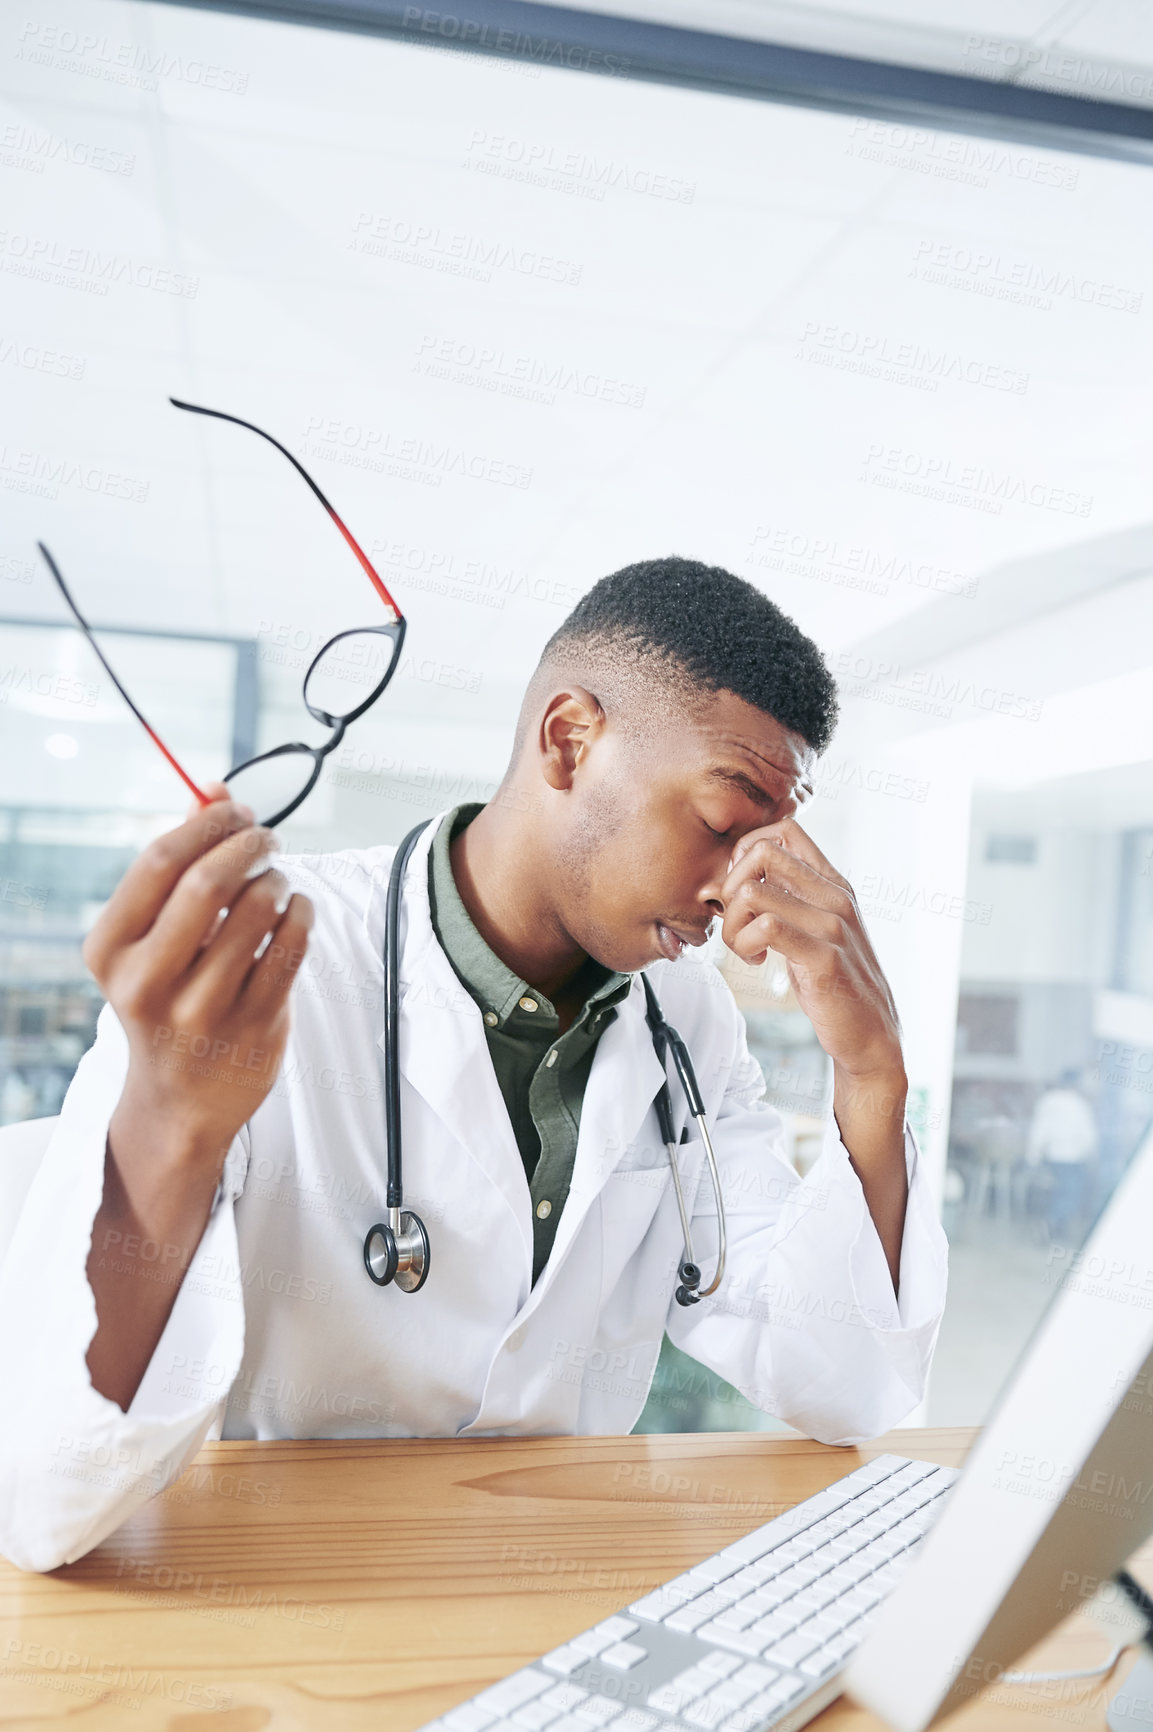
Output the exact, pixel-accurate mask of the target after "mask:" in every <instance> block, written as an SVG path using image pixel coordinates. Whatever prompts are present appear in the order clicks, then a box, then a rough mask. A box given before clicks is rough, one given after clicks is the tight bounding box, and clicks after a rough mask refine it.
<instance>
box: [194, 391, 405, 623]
mask: <svg viewBox="0 0 1153 1732" xmlns="http://www.w3.org/2000/svg"><path fill="white" fill-rule="evenodd" d="M168 401H169V402H170V403H171V404H172V406H173V408H174V409H187V410H189V411H190V413H191V414H193V415H211V416H212V417H213V418H214V419H215V420H217V421H231V422H232V423H233V425H234V426H236V427H247V429H248V431H249V432H250V433H258V434H259V435H260V437H261V438H262V439H267V440H268V443H269V444H270V445H275V446H276V449H277V450H278V451H279V452H280V454H281V456H282V457H287V458H288V461H289V462H290V463H291V464H292V467H293V468H294V469H295V470H296V473H297V474H298V475H299V476H301V477H302V479H303V480H304V481H306V482H307V483H308V485H309V487H311V489H312V491H313V492H314V493H315V495H316V497H317V498H318V499H319V500H320V503H321V504H322V505H323V506H324V509H325V510H326V511H327V512H328V515H329V516H330V517H331V519H332V521H333V522H334V523H335V525H336V527H337V528H338V529H339V531H340V533H341V535H343V537H344V539H345V541H347V543H348V545H349V547H351V549H352V551H353V553H354V554H355V555H356V557H357V559H358V560H359V561H360V564H361V566H362V567H363V570H364V573H365V576H366V577H367V578H368V580H369V582H370V583H371V584H372V586H373V588H374V589H375V590H376V592H377V594H378V595H379V596H380V598H381V600H382V601H383V602H384V604H385V606H386V607H389V608H391V609H392V611H393V613H394V614H395V615H396V617H397V620H398V621H400V620H402V619H403V618H404V615H403V614H402V613H401V611H400V608H399V607H398V606H397V604H396V602H395V601H394V600H393V598H392V596H391V595H390V594H389V592H388V590H387V588H386V587H385V585H384V583H383V581H382V580H381V577H380V575H379V573H378V572H377V570H376V568H375V566H374V565H373V564H372V561H371V560H370V559H369V557H368V555H367V554H366V553H365V551H364V549H363V548H362V547H361V545H360V543H359V542H358V541H357V539H356V537H355V536H354V535H353V533H352V531H351V530H350V529H349V528H348V526H347V525H346V524H345V522H344V520H343V519H342V518H341V517H340V515H339V513H338V512H337V511H336V509H335V507H334V506H333V505H332V504H331V503H330V501H329V500H328V499H326V498H325V496H324V494H323V493H322V492H321V491H320V488H319V487H318V486H317V485H316V482H315V481H314V480H313V479H312V476H311V475H310V474H309V473H308V470H307V469H306V468H305V467H304V464H303V463H301V462H300V461H299V460H298V459H297V458H295V457H294V456H293V455H292V452H291V451H289V449H288V448H287V446H285V445H282V444H281V443H280V440H279V439H274V438H273V437H272V434H271V433H266V432H265V431H264V429H263V427H257V426H256V424H255V423H254V422H252V421H242V420H241V418H240V416H239V415H226V414H225V413H224V411H223V409H204V408H202V407H201V406H200V404H199V403H185V402H182V401H181V399H180V398H179V397H169V399H168Z"/></svg>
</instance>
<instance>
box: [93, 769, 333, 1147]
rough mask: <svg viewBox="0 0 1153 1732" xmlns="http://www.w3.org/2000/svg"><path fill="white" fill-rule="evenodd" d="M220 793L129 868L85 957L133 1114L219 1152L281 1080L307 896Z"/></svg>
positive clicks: (175, 1138)
mask: <svg viewBox="0 0 1153 1732" xmlns="http://www.w3.org/2000/svg"><path fill="white" fill-rule="evenodd" d="M216 790H219V791H220V793H221V795H222V796H223V797H221V798H216V799H213V801H212V803H211V804H210V805H208V806H204V807H197V808H195V810H194V813H193V815H192V816H190V817H189V818H188V819H187V820H186V821H185V822H184V823H183V824H181V825H180V827H179V828H178V829H175V830H169V831H168V832H167V834H166V835H163V836H159V837H158V838H157V839H156V841H154V842H151V843H149V845H148V847H147V848H145V849H144V851H143V853H142V854H141V855H140V857H139V858H138V859H137V860H136V861H134V863H133V864H132V865H131V866H130V867H129V869H128V871H127V872H126V873H125V875H124V877H123V878H122V879H121V881H120V883H119V885H118V886H117V888H116V890H115V891H114V892H113V895H112V897H111V900H110V901H109V902H108V903H107V905H106V906H105V908H104V909H103V911H102V912H101V914H100V917H99V919H98V920H97V921H96V924H95V925H94V926H93V927H92V930H91V931H90V932H89V934H88V936H87V938H86V939H85V942H84V951H83V954H84V961H85V963H86V964H87V966H88V968H89V969H90V970H91V972H92V974H93V975H94V976H95V978H96V981H97V983H98V985H99V986H100V988H101V991H102V992H103V993H104V996H105V997H106V998H107V1000H108V1002H109V1003H110V1004H111V1006H112V1008H113V1010H115V1012H116V1015H117V1017H118V1019H119V1021H120V1023H121V1026H122V1027H123V1029H124V1032H125V1034H126V1035H127V1037H128V1047H129V1053H130V1058H129V1068H128V1078H127V1081H126V1083H125V1088H124V1098H125V1100H126V1101H128V1102H130V1103H131V1104H132V1106H133V1109H134V1114H135V1113H137V1112H139V1113H145V1114H147V1115H148V1118H149V1119H150V1121H151V1123H152V1125H153V1126H154V1127H155V1128H157V1129H159V1130H161V1132H162V1133H163V1141H164V1142H165V1143H166V1144H167V1145H168V1146H176V1145H178V1144H180V1145H183V1146H185V1147H186V1148H187V1149H188V1150H189V1151H190V1152H191V1151H192V1150H193V1149H194V1148H195V1149H198V1150H203V1151H205V1155H206V1158H207V1159H211V1158H212V1153H213V1152H218V1153H219V1158H220V1160H221V1161H222V1160H223V1158H224V1154H225V1153H226V1152H227V1150H228V1146H229V1144H230V1143H231V1142H232V1139H233V1137H234V1136H235V1135H236V1133H237V1131H238V1130H239V1129H240V1127H241V1125H243V1124H245V1123H246V1122H247V1121H248V1119H250V1118H251V1117H252V1114H253V1113H254V1112H255V1111H256V1108H257V1107H258V1106H259V1105H260V1103H261V1101H262V1100H263V1099H264V1097H265V1096H266V1095H267V1094H268V1092H269V1090H270V1089H271V1087H272V1085H273V1083H274V1082H275V1080H276V1073H277V1070H278V1069H279V1066H280V1060H281V1058H282V1056H283V1053H284V1047H285V1043H286V1041H287V1038H288V1022H289V1004H288V994H289V989H290V988H291V985H292V981H293V979H294V977H295V975H296V972H297V970H298V968H299V967H300V964H301V962H302V960H303V958H304V952H305V947H306V945H307V942H308V931H309V928H310V927H311V925H312V904H311V902H310V901H309V900H308V898H307V897H305V896H300V895H295V896H291V897H290V896H289V891H288V884H287V881H286V879H285V877H284V875H283V873H281V872H278V871H276V870H275V868H272V867H269V866H268V856H269V854H270V852H271V851H272V850H273V849H275V848H276V847H277V846H278V844H277V841H276V837H275V836H274V835H273V833H272V831H270V830H266V829H263V828H259V827H256V826H254V825H253V823H252V814H251V812H250V811H249V810H248V808H247V807H241V806H237V805H235V804H234V803H233V802H232V801H231V800H230V799H229V798H228V797H227V794H226V791H225V789H224V786H223V784H221V783H216V784H213V785H212V790H211V791H214V792H215V791H216ZM257 874H259V875H258V876H257ZM225 909H226V910H227V915H226V916H225V917H224V918H221V912H222V910H225ZM262 944H263V945H266V948H265V949H264V950H263V954H262V955H261V956H260V958H259V960H257V959H256V952H257V951H258V950H260V948H261V946H262ZM120 1117H121V1112H120V1109H119V1108H118V1110H117V1118H120ZM112 1140H113V1145H114V1146H115V1141H116V1132H115V1121H114V1126H113V1137H112ZM210 1151H211V1152H210Z"/></svg>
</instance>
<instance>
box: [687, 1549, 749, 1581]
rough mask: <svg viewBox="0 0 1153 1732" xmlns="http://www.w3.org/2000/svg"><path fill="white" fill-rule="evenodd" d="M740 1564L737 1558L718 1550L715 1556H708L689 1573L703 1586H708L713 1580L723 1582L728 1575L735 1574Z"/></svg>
mask: <svg viewBox="0 0 1153 1732" xmlns="http://www.w3.org/2000/svg"><path fill="white" fill-rule="evenodd" d="M739 1567H740V1566H739V1565H738V1563H737V1560H736V1559H735V1558H726V1557H725V1556H724V1554H723V1553H721V1552H717V1553H716V1555H715V1556H714V1557H711V1558H706V1559H705V1561H704V1562H703V1563H701V1564H694V1565H693V1567H692V1569H691V1570H690V1571H689V1575H690V1576H693V1577H695V1578H696V1580H698V1581H699V1582H700V1584H701V1586H702V1587H708V1586H710V1585H711V1584H712V1583H713V1582H721V1581H723V1580H724V1579H725V1577H726V1576H732V1575H735V1574H736V1572H737V1570H738V1568H739Z"/></svg>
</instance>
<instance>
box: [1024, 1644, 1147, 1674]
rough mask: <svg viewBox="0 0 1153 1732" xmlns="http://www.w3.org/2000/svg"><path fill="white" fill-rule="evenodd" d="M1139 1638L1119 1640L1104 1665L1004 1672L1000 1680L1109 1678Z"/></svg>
mask: <svg viewBox="0 0 1153 1732" xmlns="http://www.w3.org/2000/svg"><path fill="white" fill-rule="evenodd" d="M1139 1640H1140V1638H1139V1637H1134V1638H1133V1639H1132V1640H1130V1641H1128V1642H1118V1644H1117V1646H1116V1647H1115V1648H1114V1650H1113V1652H1112V1653H1111V1654H1110V1656H1109V1658H1108V1659H1107V1660H1106V1661H1105V1663H1104V1665H1102V1666H1089V1667H1087V1668H1086V1670H1084V1671H1082V1672H1002V1674H1001V1677H1000V1679H999V1680H998V1681H999V1682H1000V1683H1002V1684H1056V1683H1064V1682H1065V1680H1066V1679H1073V1678H1107V1677H1108V1676H1109V1674H1110V1672H1111V1671H1112V1670H1113V1668H1114V1666H1115V1665H1116V1664H1117V1662H1118V1660H1119V1659H1120V1658H1121V1656H1122V1654H1123V1653H1124V1652H1125V1650H1126V1648H1135V1647H1136V1646H1137V1643H1138V1641H1139Z"/></svg>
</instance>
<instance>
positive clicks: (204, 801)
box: [36, 541, 212, 806]
mask: <svg viewBox="0 0 1153 1732" xmlns="http://www.w3.org/2000/svg"><path fill="white" fill-rule="evenodd" d="M36 545H37V547H38V548H39V549H40V552H41V553H42V554H43V555H44V560H45V563H46V564H47V566H48V569H49V571H50V572H51V573H52V575H53V577H54V578H55V579H56V582H57V584H58V585H59V588H60V593H61V595H63V597H64V599H65V601H66V602H67V603H68V605H69V607H70V608H71V609H72V612H73V613H74V614H75V615H76V619H77V623H78V624H79V626H80V628H81V630H82V631H83V633H84V635H85V637H86V638H87V639H88V642H89V643H90V644H91V645H92V648H93V649H94V650H95V651H96V654H97V656H98V657H99V659H100V665H101V666H102V667H103V669H104V672H105V673H106V674H107V675H108V678H109V679H110V680H111V681H112V684H113V685H114V686H115V687H116V690H117V691H118V692H119V693H120V696H121V697H122V698H123V699H124V702H125V703H126V704H127V705H128V708H129V709H130V710H131V711H132V714H133V715H134V716H135V717H136V720H137V721H138V722H139V723H140V726H141V727H142V728H143V729H144V732H145V733H146V734H147V735H148V737H149V739H150V740H151V741H152V743H153V745H154V746H156V747H157V748H158V749H159V750H160V751H161V752H163V754H164V756H165V757H166V758H167V759H168V762H169V763H170V764H171V765H172V768H173V769H174V770H175V771H176V774H177V775H178V776H179V777H180V780H181V781H182V782H183V783H184V785H185V787H186V788H188V789H189V791H190V792H191V793H192V794H193V795H195V797H196V799H197V800H199V801H200V804H201V805H202V806H210V805H211V804H212V802H211V800H210V799H209V798H208V795H207V794H205V793H203V792H202V791H201V790H200V789H199V788H198V787H197V786H196V783H195V782H194V781H193V780H192V777H191V776H189V775H188V774H187V773H186V772H185V771H184V770H182V769H181V767H180V765H179V764H178V763H177V762H176V759H175V758H174V757H173V756H172V753H171V752H170V751H169V750H168V747H167V746H166V745H165V744H164V741H163V740H162V739H161V738H160V735H159V734H158V733H157V732H156V730H155V729H154V728H152V727H150V725H149V724H148V722H147V721H146V720H145V719H144V717H143V715H142V714H141V713H140V711H139V710H138V709H137V708H136V705H135V704H134V703H133V702H132V699H131V698H130V697H129V696H128V693H127V692H126V691H125V690H124V687H123V686H122V685H121V684H120V681H119V680H118V679H117V678H116V675H115V674H114V673H113V671H112V669H111V667H110V666H109V665H108V660H107V657H106V656H105V654H104V651H103V650H102V649H101V648H100V645H99V644H98V643H97V642H96V639H95V638H94V637H93V635H92V627H91V626H90V625H89V624H88V621H87V620H86V619H85V618H84V615H83V614H82V613H81V611H80V609H79V608H78V607H77V605H76V603H75V602H74V601H73V599H72V597H71V595H70V594H69V591H68V585H67V584H66V583H65V581H64V579H63V577H62V576H61V575H60V568H59V567H58V566H57V564H56V561H55V560H54V559H53V557H52V555H51V554H50V553H49V551H48V549H47V548H46V547H45V545H44V543H43V542H42V541H38V542H37V543H36Z"/></svg>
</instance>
